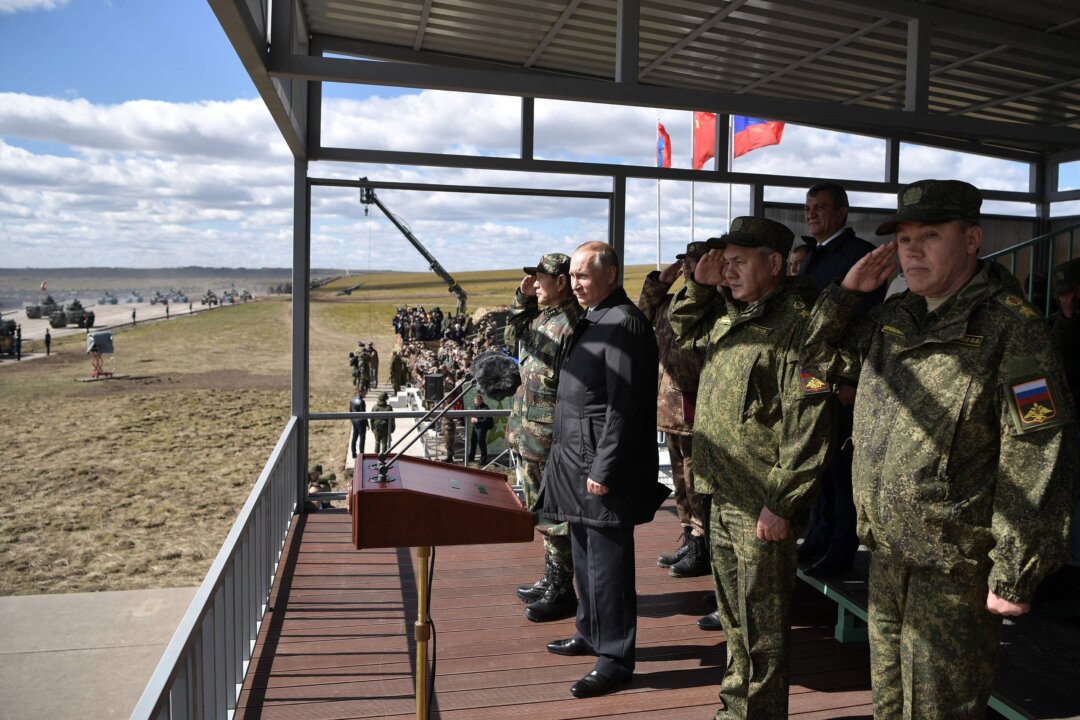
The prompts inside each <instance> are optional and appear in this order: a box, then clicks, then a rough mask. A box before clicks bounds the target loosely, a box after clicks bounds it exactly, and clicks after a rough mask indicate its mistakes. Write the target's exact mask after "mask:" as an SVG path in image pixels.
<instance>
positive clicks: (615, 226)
mask: <svg viewBox="0 0 1080 720" xmlns="http://www.w3.org/2000/svg"><path fill="white" fill-rule="evenodd" d="M608 244H610V245H611V247H612V248H614V249H615V253H616V254H617V255H618V256H619V260H620V261H621V262H620V263H619V278H618V281H619V284H620V285H621V284H622V282H623V268H624V267H626V256H625V254H624V251H625V249H626V176H625V175H622V174H618V175H614V176H612V178H611V206H610V210H609V211H608Z"/></svg>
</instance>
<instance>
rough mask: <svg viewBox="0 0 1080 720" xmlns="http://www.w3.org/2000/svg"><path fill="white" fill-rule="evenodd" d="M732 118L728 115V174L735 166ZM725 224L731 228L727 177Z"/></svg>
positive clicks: (729, 186) (729, 190)
mask: <svg viewBox="0 0 1080 720" xmlns="http://www.w3.org/2000/svg"><path fill="white" fill-rule="evenodd" d="M734 117H735V116H734V115H728V152H727V157H726V158H725V159H726V160H727V168H728V173H729V174H730V172H731V166H732V165H734V164H735V155H734V153H735V134H734V123H735V121H734V120H733V119H732V118H734ZM727 224H728V227H729V228H730V227H731V178H730V176H729V177H728V184H727Z"/></svg>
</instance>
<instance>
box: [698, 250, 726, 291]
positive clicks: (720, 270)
mask: <svg viewBox="0 0 1080 720" xmlns="http://www.w3.org/2000/svg"><path fill="white" fill-rule="evenodd" d="M725 267H727V261H726V260H724V253H723V252H722V251H720V250H710V251H709V252H707V253H705V255H704V256H702V258H701V259H700V260H698V264H697V267H696V268H694V280H695V281H696V282H698V283H700V284H702V285H712V286H713V287H715V286H717V285H719V284H720V283H722V282H723V281H724V268H725Z"/></svg>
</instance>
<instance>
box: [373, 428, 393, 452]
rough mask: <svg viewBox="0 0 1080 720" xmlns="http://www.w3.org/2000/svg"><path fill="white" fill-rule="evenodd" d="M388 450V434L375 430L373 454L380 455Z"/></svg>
mask: <svg viewBox="0 0 1080 720" xmlns="http://www.w3.org/2000/svg"><path fill="white" fill-rule="evenodd" d="M389 449H390V433H388V432H383V433H380V432H379V431H378V430H376V431H375V454H376V455H379V454H380V453H382V452H384V451H386V450H389Z"/></svg>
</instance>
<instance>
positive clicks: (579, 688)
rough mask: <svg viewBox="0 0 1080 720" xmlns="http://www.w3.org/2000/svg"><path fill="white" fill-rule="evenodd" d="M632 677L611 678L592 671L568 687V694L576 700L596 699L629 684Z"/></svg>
mask: <svg viewBox="0 0 1080 720" xmlns="http://www.w3.org/2000/svg"><path fill="white" fill-rule="evenodd" d="M631 677H632V675H627V676H625V677H621V678H619V677H611V676H608V675H604V674H603V673H599V672H597V671H596V670H593V671H592V672H591V673H589V674H588V675H586V676H585V677H583V678H581V679H580V680H578V681H577V682H576V683H574V684H573V685H571V686H570V694H571V695H573V696H574V697H576V698H587V697H596V696H597V695H607V694H608V693H609V692H611V691H612V690H614V689H615V688H616V687H617V686H618V685H621V684H622V683H625V682H629V680H630V678H631Z"/></svg>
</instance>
